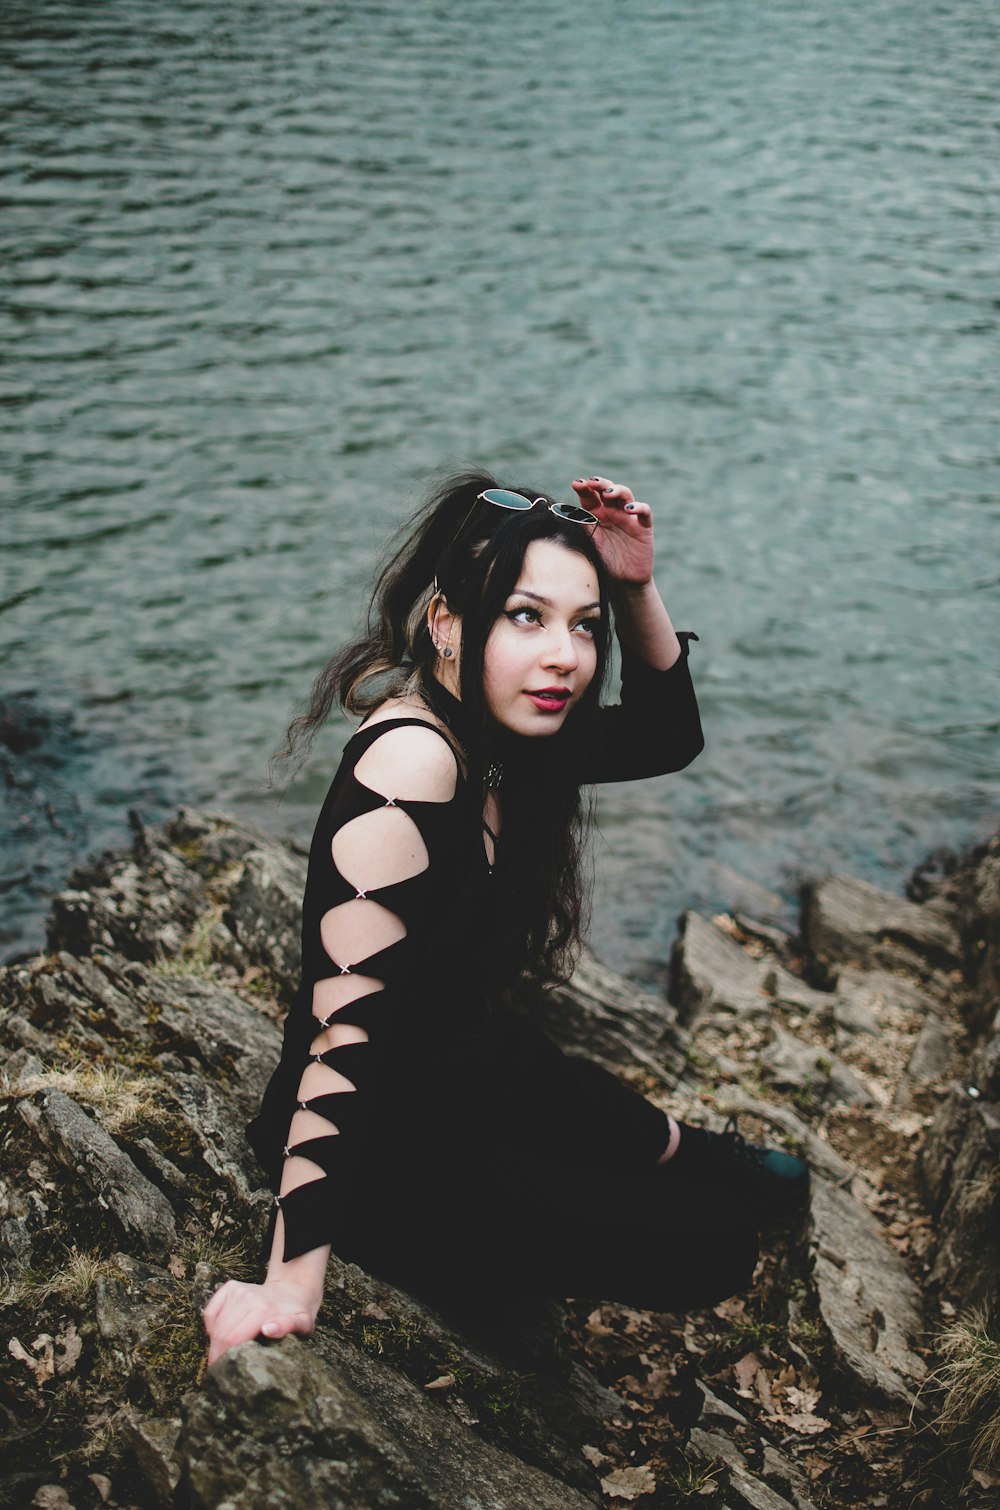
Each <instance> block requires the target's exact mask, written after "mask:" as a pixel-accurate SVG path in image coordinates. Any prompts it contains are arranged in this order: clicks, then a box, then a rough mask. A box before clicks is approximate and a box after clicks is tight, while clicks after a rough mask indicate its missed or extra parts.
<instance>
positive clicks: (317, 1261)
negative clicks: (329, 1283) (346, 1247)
mask: <svg viewBox="0 0 1000 1510" xmlns="http://www.w3.org/2000/svg"><path fill="white" fill-rule="evenodd" d="M329 1257H330V1249H329V1247H323V1248H313V1249H311V1250H310V1251H309V1252H308V1253H302V1254H300V1255H299V1257H298V1258H292V1259H289V1261H288V1262H287V1263H283V1262H282V1261H281V1259H280V1258H279V1257H278V1255H277V1254H275V1253H272V1255H271V1261H270V1263H269V1264H268V1266H267V1277H266V1278H265V1280H264V1283H265V1285H266V1286H267V1287H269V1288H270V1287H278V1286H280V1287H281V1289H282V1291H283V1292H284V1293H286V1294H289V1293H295V1294H296V1295H299V1296H301V1299H302V1304H303V1306H304V1307H306V1308H308V1309H311V1310H313V1311H318V1310H319V1308H320V1306H321V1305H322V1303H323V1284H324V1281H325V1279H326V1265H327V1261H328V1259H329Z"/></svg>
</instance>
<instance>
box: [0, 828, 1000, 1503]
mask: <svg viewBox="0 0 1000 1510" xmlns="http://www.w3.org/2000/svg"><path fill="white" fill-rule="evenodd" d="M304 871H305V860H304V857H303V855H302V853H301V852H300V851H299V850H297V849H296V848H295V847H293V846H289V845H285V844H282V843H280V842H278V841H276V840H274V839H273V838H269V837H268V836H266V835H263V834H260V833H258V832H256V831H254V830H252V829H250V828H248V827H246V826H245V825H242V824H240V823H238V822H235V821H232V820H229V819H227V818H225V817H223V816H221V815H217V814H201V813H195V812H191V811H183V812H182V813H181V814H179V815H178V817H177V818H176V819H175V820H174V821H173V822H172V823H169V824H167V825H166V826H165V827H164V828H163V829H162V830H145V829H140V828H137V829H136V833H135V840H134V844H133V846H132V849H131V850H130V851H129V852H128V853H125V854H120V855H113V856H108V857H105V858H104V859H102V860H101V861H99V862H97V863H96V864H95V865H93V866H91V867H89V868H88V869H87V870H85V871H82V872H79V873H78V874H77V875H75V876H74V877H73V878H72V883H71V885H70V887H69V888H68V889H67V890H66V891H65V892H64V893H63V894H62V895H61V896H59V897H58V898H56V899H55V902H54V904H53V909H52V916H51V919H50V926H49V950H48V952H47V953H46V954H45V955H42V956H39V957H38V958H37V959H34V960H31V961H28V962H22V963H19V964H16V965H12V966H10V967H7V968H6V969H4V970H2V971H0V1042H2V1046H3V1051H4V1058H5V1073H4V1081H3V1099H2V1101H0V1137H2V1140H3V1162H2V1173H0V1262H2V1265H3V1273H4V1280H5V1284H4V1289H3V1291H2V1294H0V1312H2V1316H3V1320H4V1325H5V1337H4V1345H5V1356H6V1357H7V1359H8V1369H7V1373H8V1375H9V1377H10V1381H11V1382H10V1387H9V1390H8V1393H7V1395H5V1397H4V1408H5V1411H6V1423H5V1424H4V1425H3V1426H2V1427H0V1433H2V1437H3V1441H2V1446H3V1452H2V1456H0V1462H2V1465H3V1466H2V1467H0V1498H3V1499H5V1500H7V1501H9V1502H11V1503H16V1504H25V1505H30V1504H37V1505H44V1504H52V1505H69V1506H71V1507H77V1510H83V1507H92V1506H93V1507H96V1506H97V1505H99V1504H110V1505H112V1506H116V1505H117V1506H133V1505H134V1506H138V1507H141V1510H145V1507H146V1506H164V1507H166V1506H170V1507H173V1510H184V1507H196V1506H197V1507H205V1510H208V1507H210V1506H212V1507H214V1506H219V1505H223V1504H224V1505H227V1506H233V1507H244V1506H245V1507H247V1510H250V1507H254V1510H256V1507H258V1506H264V1505H267V1506H269V1507H270V1506H275V1507H281V1506H284V1505H287V1506H289V1507H291V1506H300V1505H303V1504H311V1505H318V1506H344V1507H347V1506H350V1507H352V1510H366V1507H383V1506H384V1507H396V1506H399V1507H406V1510H410V1507H422V1506H427V1507H441V1510H453V1507H456V1506H464V1507H467V1510H477V1507H483V1510H494V1507H495V1510H508V1507H509V1510H522V1507H524V1506H532V1507H534V1506H540V1507H553V1510H558V1507H562V1506H565V1507H578V1506H579V1507H582V1506H584V1505H614V1504H616V1503H630V1502H636V1503H639V1504H645V1505H647V1506H649V1507H650V1510H660V1507H668V1506H670V1507H672V1506H681V1505H689V1504H692V1503H696V1504H699V1505H700V1504H706V1505H715V1506H717V1507H723V1506H725V1507H732V1510H784V1507H796V1510H812V1507H816V1510H823V1507H830V1510H833V1507H844V1510H847V1507H851V1510H853V1507H854V1506H856V1505H857V1504H858V1503H862V1502H864V1503H871V1504H873V1505H874V1506H879V1505H885V1506H888V1507H890V1510H893V1507H895V1506H896V1505H897V1504H903V1503H910V1502H911V1500H912V1501H913V1502H914V1503H923V1504H934V1505H939V1504H940V1505H942V1506H944V1507H949V1506H951V1505H952V1504H954V1506H955V1507H956V1510H957V1507H958V1506H961V1507H962V1510H979V1507H980V1506H985V1505H987V1504H990V1503H993V1501H994V1499H995V1489H996V1487H997V1483H998V1482H1000V1480H992V1476H993V1472H994V1470H993V1467H992V1466H991V1465H990V1464H989V1463H987V1462H984V1461H982V1459H976V1460H975V1461H974V1462H970V1461H969V1458H968V1453H967V1452H966V1453H965V1456H964V1457H963V1455H962V1454H963V1452H964V1451H965V1449H964V1448H963V1447H962V1446H961V1444H959V1446H958V1447H957V1448H956V1447H952V1448H950V1449H948V1450H946V1448H947V1444H945V1445H942V1441H941V1440H940V1439H939V1438H937V1437H935V1436H932V1435H931V1427H932V1424H933V1420H934V1417H935V1415H936V1412H937V1409H938V1405H939V1403H940V1399H941V1395H940V1391H938V1393H937V1394H936V1393H935V1389H936V1385H935V1383H934V1379H933V1373H934V1370H935V1369H936V1368H937V1367H938V1366H939V1364H940V1361H941V1360H940V1356H939V1354H938V1353H937V1352H936V1338H937V1336H938V1335H939V1333H940V1329H941V1326H942V1324H944V1323H947V1322H949V1321H953V1320H954V1318H956V1317H957V1316H959V1315H960V1314H961V1313H962V1311H963V1308H965V1307H968V1306H979V1307H980V1308H981V1312H982V1314H983V1316H984V1317H985V1320H984V1325H985V1326H987V1327H994V1328H995V1326H996V1322H997V1317H996V1315H995V1311H994V1307H995V1305H996V1296H997V1293H998V1283H997V1282H998V1279H1000V1237H998V1224H997V1218H996V1212H997V1192H996V1181H995V1170H996V1168H997V1166H998V1157H1000V1105H998V1103H1000V1014H998V1010H997V1001H998V996H1000V992H998V983H1000V842H998V841H993V842H992V843H991V844H990V845H987V846H985V847H984V848H983V849H982V850H980V851H978V852H977V853H975V854H973V855H972V856H969V857H967V858H966V859H965V860H964V861H962V862H955V863H954V864H953V865H952V866H951V868H950V870H948V871H947V872H946V873H945V874H944V875H942V876H940V877H938V878H937V879H935V880H934V881H932V882H931V881H927V880H923V881H921V882H920V884H919V886H916V889H915V893H914V896H913V897H912V898H911V899H908V900H907V899H904V898H902V897H893V896H889V895H887V894H885V893H881V892H876V891H875V890H874V889H873V888H871V887H868V886H866V885H865V884H864V883H861V882H857V881H853V880H851V879H850V878H847V877H831V878H828V879H826V880H822V881H818V882H816V883H814V884H813V885H812V886H810V887H809V888H807V892H806V898H805V903H804V912H803V928H802V934H801V937H798V938H794V937H791V936H787V935H785V934H783V933H782V932H781V931H780V930H778V929H776V928H775V927H774V926H773V924H771V923H769V922H766V921H765V922H762V923H756V922H754V920H753V919H750V918H747V917H742V916H741V917H740V918H739V919H733V918H730V917H727V916H721V917H717V918H705V917H700V916H699V915H698V914H695V913H688V914H686V915H685V918H684V920H683V924H682V929H681V934H680V937H679V939H678V941H677V944H676V946H675V951H674V957H673V962H672V983H671V990H670V999H669V1000H663V999H661V998H659V997H657V996H655V995H653V994H650V993H648V992H641V991H638V990H637V989H636V988H635V987H634V986H632V985H631V984H630V983H629V982H627V981H624V980H622V979H621V978H620V977H617V976H615V975H614V974H613V973H612V972H610V971H608V970H606V969H605V968H604V967H603V966H602V965H601V964H600V963H599V962H598V961H596V960H593V959H592V958H585V959H584V961H582V962H581V966H580V968H579V970H578V972H577V974H576V976H575V978H574V980H573V981H572V982H571V983H570V985H569V986H568V987H564V988H562V989H561V990H560V991H559V992H557V993H553V994H552V996H551V997H547V998H542V999H539V1000H536V1001H533V1002H530V1003H528V1004H527V1005H526V1009H527V1010H531V1011H534V1012H537V1013H538V1015H539V1016H540V1017H541V1019H542V1020H543V1022H544V1024H545V1026H546V1028H547V1030H548V1031H549V1032H550V1033H551V1034H552V1036H553V1037H555V1038H557V1039H558V1040H559V1041H560V1042H561V1043H562V1045H563V1046H564V1047H565V1048H566V1049H567V1050H568V1051H570V1052H578V1053H583V1054H586V1055H588V1056H590V1057H593V1058H595V1059H597V1060H599V1061H600V1062H602V1063H604V1064H605V1065H607V1066H609V1067H611V1068H612V1069H614V1070H616V1071H617V1072H618V1073H620V1074H621V1075H623V1076H624V1077H625V1078H626V1079H627V1080H629V1081H630V1082H631V1083H632V1084H634V1085H635V1086H636V1087H637V1088H639V1089H640V1090H642V1091H643V1092H644V1093H645V1094H647V1095H649V1096H650V1097H652V1098H653V1099H654V1100H656V1101H657V1102H658V1103H659V1104H661V1105H663V1106H665V1107H669V1108H670V1109H671V1110H673V1111H675V1112H676V1113H677V1114H678V1115H680V1116H683V1117H687V1118H688V1119H689V1120H692V1121H700V1122H703V1123H705V1124H707V1125H710V1126H715V1127H721V1126H722V1124H723V1122H724V1121H725V1120H726V1118H727V1117H729V1116H730V1115H737V1116H738V1117H739V1118H740V1126H741V1129H742V1130H744V1131H745V1132H746V1134H747V1135H748V1136H750V1137H752V1138H753V1139H755V1140H756V1141H767V1142H770V1143H776V1144H782V1145H784V1146H788V1147H792V1148H793V1149H797V1150H801V1151H803V1152H804V1153H805V1154H806V1156H807V1157H808V1159H809V1161H810V1164H811V1166H812V1169H813V1172H814V1178H813V1189H812V1194H811V1200H810V1205H809V1209H808V1211H806V1212H805V1213H803V1216H802V1218H801V1220H800V1221H798V1222H794V1223H791V1224H790V1225H788V1226H786V1227H785V1228H784V1229H781V1230H779V1231H777V1232H776V1233H774V1234H773V1235H771V1236H770V1237H769V1238H768V1239H767V1241H766V1242H765V1244H764V1248H763V1256H762V1260H761V1265H760V1269H759V1271H758V1276H757V1279H756V1281H755V1284H754V1287H753V1289H752V1290H751V1291H750V1292H749V1293H748V1294H747V1295H746V1296H743V1297H733V1298H732V1299H731V1300H730V1301H726V1302H723V1303H722V1304H721V1305H720V1306H717V1307H715V1308H714V1309H713V1310H711V1311H709V1312H705V1313H699V1314H697V1315H694V1316H661V1315H656V1314H654V1313H648V1312H638V1311H635V1310H633V1309H631V1308H629V1307H626V1306H623V1305H620V1304H617V1303H615V1302H613V1301H607V1300H603V1299H602V1298H601V1297H589V1298H588V1297H575V1298H568V1299H567V1301H566V1302H565V1303H558V1304H557V1303H555V1302H552V1303H546V1304H544V1305H539V1306H538V1307H537V1309H535V1310H529V1309H524V1308H522V1310H521V1311H520V1313H518V1314H511V1313H509V1312H506V1311H505V1310H504V1307H503V1304H502V1302H501V1301H500V1300H499V1299H497V1300H496V1303H495V1305H494V1306H493V1308H492V1310H490V1313H489V1315H484V1317H482V1318H480V1319H479V1320H478V1321H472V1320H471V1319H469V1318H466V1320H465V1321H462V1322H461V1323H460V1322H458V1321H457V1320H456V1319H455V1318H453V1317H450V1318H448V1317H444V1316H441V1315H439V1314H437V1313H435V1312H434V1311H432V1310H430V1309H429V1308H428V1307H427V1306H426V1305H424V1304H423V1303H422V1302H421V1301H419V1300H418V1299H416V1298H414V1297H413V1296H410V1295H407V1294H406V1293H405V1292H403V1291H401V1290H397V1289H394V1288H393V1287H392V1286H389V1285H386V1284H384V1283H382V1282H380V1281H378V1280H375V1279H374V1278H372V1277H371V1276H369V1275H366V1274H365V1273H364V1272H363V1271H361V1270H360V1269H357V1268H355V1267H354V1266H351V1265H347V1264H343V1263H341V1262H340V1261H339V1260H338V1259H337V1258H336V1257H334V1258H333V1259H332V1261H331V1269H330V1276H329V1284H328V1291H327V1299H326V1302H325V1304H324V1309H323V1312H322V1313H321V1317H320V1324H319V1327H318V1330H317V1333H316V1335H315V1336H314V1337H313V1338H310V1339H308V1340H305V1339H297V1338H293V1339H287V1340H285V1341H284V1342H282V1343H281V1344H278V1345H274V1344H266V1343H260V1342H255V1343H248V1344H245V1345H244V1346H243V1347H241V1348H239V1349H235V1350H234V1351H233V1352H231V1353H230V1354H228V1355H227V1356H226V1357H225V1358H223V1359H222V1360H220V1362H219V1363H218V1364H217V1365H216V1366H215V1367H214V1368H213V1369H212V1370H210V1371H209V1372H208V1373H205V1372H204V1340H203V1335H202V1332H201V1329H200V1322H199V1316H198V1312H199V1307H200V1306H201V1305H202V1304H203V1303H204V1301H205V1300H206V1299H207V1297H208V1295H209V1294H210V1293H211V1292H212V1290H213V1289H214V1287H215V1285H216V1284H217V1283H218V1282H219V1281H220V1280H221V1279H222V1278H223V1277H228V1276H231V1275H236V1276H242V1277H247V1278H250V1277H255V1266H256V1247H257V1245H258V1243H259V1241H260V1236H261V1234H262V1231H263V1228H264V1224H265V1221H266V1213H267V1206H268V1200H269V1197H268V1195H267V1193H266V1192H264V1191H262V1190H261V1189H260V1187H259V1172H258V1171H257V1169H256V1166H255V1164H254V1161H253V1159H252V1157H251V1155H250V1153H249V1150H248V1149H247V1147H246V1145H245V1143H244V1140H243V1126H244V1124H245V1122H246V1121H247V1119H248V1117H249V1116H251V1115H252V1114H253V1112H254V1111H255V1110H256V1107H257V1103H258V1100H259V1096H260V1093H261V1090H262V1088H263V1085H264V1083H265V1081H266V1078H267V1076H268V1075H269V1073H270V1071H271V1068H272V1067H273V1064H274V1063H275V1061H276V1059H277V1055H278V1051H279V1043H280V1022H281V1018H282V1014H283V1011H284V1007H285V1005H286V1004H287V1002H288V1000H289V998H290V996H291V994H292V991H293V989H294V985H295V976H296V970H297V953H298V927H299V917H298V909H299V900H300V895H301V890H302V885H303V881H304ZM598 1215H599V1216H600V1217H601V1219H603V1220H606V1221H608V1222H613V1221H614V1220H615V1211H614V1207H613V1203H612V1204H610V1205H609V1208H608V1210H607V1212H605V1213H600V1214H598ZM43 1422H44V1423H45V1430H44V1431H40V1430H38V1429H36V1428H37V1427H38V1426H39V1425H40V1424H41V1423H43ZM948 1451H950V1452H951V1456H950V1457H948ZM956 1454H957V1456H956ZM943 1461H946V1462H947V1463H948V1464H949V1465H950V1466H949V1467H948V1468H947V1471H945V1470H944V1469H942V1467H941V1463H942V1462H943ZM970 1470H971V1472H970ZM977 1474H978V1477H976V1475H977ZM949 1475H950V1477H949ZM991 1480H992V1481H991ZM928 1495H930V1496H931V1498H927V1496H928ZM920 1496H923V1499H921V1498H920ZM949 1496H950V1497H949ZM977 1496H979V1497H978V1498H977Z"/></svg>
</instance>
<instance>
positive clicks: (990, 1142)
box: [925, 1090, 1000, 1309]
mask: <svg viewBox="0 0 1000 1510" xmlns="http://www.w3.org/2000/svg"><path fill="white" fill-rule="evenodd" d="M940 1121H941V1126H940V1128H937V1127H936V1128H935V1133H936V1136H937V1138H938V1139H940V1140H941V1141H944V1142H946V1143H947V1144H949V1145H950V1147H949V1149H948V1151H949V1153H950V1154H951V1157H950V1159H948V1161H947V1165H946V1168H945V1169H942V1170H940V1171H939V1173H938V1177H937V1180H936V1185H937V1194H938V1198H939V1200H942V1206H941V1212H940V1216H939V1217H938V1221H937V1223H936V1228H937V1231H938V1233H939V1240H938V1246H937V1252H936V1254H935V1258H934V1264H933V1267H932V1269H931V1276H930V1277H931V1280H932V1282H934V1283H937V1284H940V1285H942V1286H944V1287H945V1291H946V1294H947V1295H948V1298H949V1299H951V1300H952V1301H953V1302H957V1303H958V1304H960V1305H961V1306H963V1307H964V1308H970V1307H975V1306H986V1308H987V1309H991V1308H993V1307H995V1305H996V1303H997V1296H998V1294H1000V1230H998V1221H997V1214H998V1211H1000V1106H997V1105H996V1104H995V1103H993V1102H990V1101H984V1100H982V1099H975V1098H970V1097H969V1096H968V1094H967V1092H963V1091H960V1090H959V1091H956V1092H954V1093H953V1095H952V1097H951V1098H950V1101H949V1105H948V1106H947V1107H946V1108H945V1109H944V1112H943V1115H942V1116H941V1118H940ZM931 1146H932V1147H933V1143H932V1144H931ZM939 1156H940V1155H939ZM925 1167H926V1156H925Z"/></svg>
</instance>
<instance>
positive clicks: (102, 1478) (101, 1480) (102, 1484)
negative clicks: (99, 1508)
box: [87, 1473, 111, 1505]
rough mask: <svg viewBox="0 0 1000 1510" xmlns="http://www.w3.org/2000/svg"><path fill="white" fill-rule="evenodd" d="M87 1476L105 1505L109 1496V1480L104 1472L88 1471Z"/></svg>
mask: <svg viewBox="0 0 1000 1510" xmlns="http://www.w3.org/2000/svg"><path fill="white" fill-rule="evenodd" d="M87 1477H88V1479H89V1480H90V1482H91V1483H92V1484H93V1486H94V1488H95V1489H96V1490H97V1492H98V1494H99V1495H100V1496H101V1504H102V1505H106V1504H107V1502H108V1500H109V1499H110V1498H111V1480H110V1479H109V1478H108V1476H107V1475H106V1474H104V1473H88V1474H87Z"/></svg>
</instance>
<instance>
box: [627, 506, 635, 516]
mask: <svg viewBox="0 0 1000 1510" xmlns="http://www.w3.org/2000/svg"><path fill="white" fill-rule="evenodd" d="M625 512H626V513H627V514H634V513H635V504H634V503H627V504H626V505H625Z"/></svg>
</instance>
